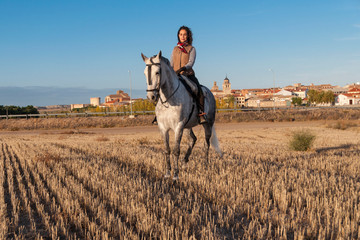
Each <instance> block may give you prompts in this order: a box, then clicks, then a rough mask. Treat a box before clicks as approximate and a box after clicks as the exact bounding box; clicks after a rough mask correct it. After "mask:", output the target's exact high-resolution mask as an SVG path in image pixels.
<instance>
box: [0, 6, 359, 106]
mask: <svg viewBox="0 0 360 240" xmlns="http://www.w3.org/2000/svg"><path fill="white" fill-rule="evenodd" d="M181 25H187V26H189V27H190V28H191V29H192V30H193V33H194V42H193V44H194V46H195V47H196V50H197V59H196V63H195V72H196V75H197V77H198V79H199V80H200V82H201V83H202V84H203V85H205V86H208V87H211V86H212V85H213V82H214V81H217V82H218V85H221V83H222V81H223V79H224V78H225V76H226V75H227V76H228V78H229V79H230V82H231V84H232V88H233V89H242V88H262V87H272V86H273V81H272V80H273V79H272V73H271V72H269V71H268V69H269V68H272V69H273V71H274V73H275V81H276V86H286V85H290V84H293V83H298V82H300V83H303V84H310V83H314V84H322V83H331V84H333V85H345V84H349V83H353V82H358V81H360V1H359V0H342V1H340V0H336V1H335V0H326V1H325V0H318V1H310V0H302V1H298V0H295V1H283V0H278V1H275V0H274V1H270V0H267V1H265V0H254V1H248V0H246V1H245V0H238V1H226V0H223V1H212V0H208V1H191V2H190V1H172V0H166V1H160V0H159V1H156V0H153V1H145V0H143V1H140V0H131V1H130V0H129V1H112V0H107V1H94V0H73V1H68V0H62V1H57V0H53V1H48V0H26V1H25V0H15V1H14V0H0V87H29V86H42V87H65V88H77V87H86V88H90V89H105V88H106V89H108V88H114V89H122V88H129V87H130V83H129V70H130V71H131V76H132V87H133V88H134V89H140V90H141V89H144V90H145V87H146V86H145V77H144V74H143V71H144V67H145V65H144V63H143V61H142V59H141V57H140V54H141V52H143V53H144V54H145V55H147V56H151V55H154V54H157V53H158V52H159V50H162V52H163V55H164V56H165V57H168V58H170V54H171V51H172V48H173V47H174V46H175V45H176V43H177V37H176V33H177V30H178V28H179V27H180V26H181ZM144 96H145V91H144ZM0 105H1V103H0Z"/></svg>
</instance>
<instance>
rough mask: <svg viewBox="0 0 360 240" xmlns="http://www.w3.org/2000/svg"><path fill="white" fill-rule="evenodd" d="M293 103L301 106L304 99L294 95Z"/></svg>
mask: <svg viewBox="0 0 360 240" xmlns="http://www.w3.org/2000/svg"><path fill="white" fill-rule="evenodd" d="M291 103H292V104H293V105H294V106H301V105H302V99H301V97H293V98H292V99H291Z"/></svg>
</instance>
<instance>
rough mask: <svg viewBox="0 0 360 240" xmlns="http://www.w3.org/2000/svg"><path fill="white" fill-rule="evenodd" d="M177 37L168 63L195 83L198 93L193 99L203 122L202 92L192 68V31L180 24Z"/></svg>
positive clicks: (193, 49) (204, 120) (194, 52)
mask: <svg viewBox="0 0 360 240" xmlns="http://www.w3.org/2000/svg"><path fill="white" fill-rule="evenodd" d="M177 37H178V44H177V45H176V46H175V47H174V49H173V51H172V54H171V59H170V64H171V66H172V67H173V69H174V71H175V72H176V73H177V74H178V75H185V76H186V77H188V78H189V79H190V80H191V81H192V82H194V83H195V84H196V86H197V88H198V95H197V99H195V100H196V103H197V106H198V109H199V117H200V123H201V124H203V123H206V117H205V112H204V94H203V92H202V90H201V86H200V83H199V81H198V79H197V78H196V77H195V72H194V70H193V66H194V63H195V59H196V50H195V48H194V47H193V46H192V42H193V37H192V32H191V30H190V28H188V27H186V26H181V27H180V28H179V30H178V33H177Z"/></svg>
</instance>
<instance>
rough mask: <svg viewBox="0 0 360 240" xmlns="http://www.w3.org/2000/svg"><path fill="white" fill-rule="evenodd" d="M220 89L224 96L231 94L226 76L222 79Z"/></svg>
mask: <svg viewBox="0 0 360 240" xmlns="http://www.w3.org/2000/svg"><path fill="white" fill-rule="evenodd" d="M222 88H223V92H224V94H225V95H228V94H231V83H230V80H229V79H228V77H227V76H226V77H225V79H224V83H223V85H222Z"/></svg>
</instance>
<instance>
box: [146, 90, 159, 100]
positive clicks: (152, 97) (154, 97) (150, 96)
mask: <svg viewBox="0 0 360 240" xmlns="http://www.w3.org/2000/svg"><path fill="white" fill-rule="evenodd" d="M146 96H147V99H148V100H149V101H151V102H156V101H157V100H158V98H159V93H158V92H157V91H152V92H148V93H147V95H146Z"/></svg>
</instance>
